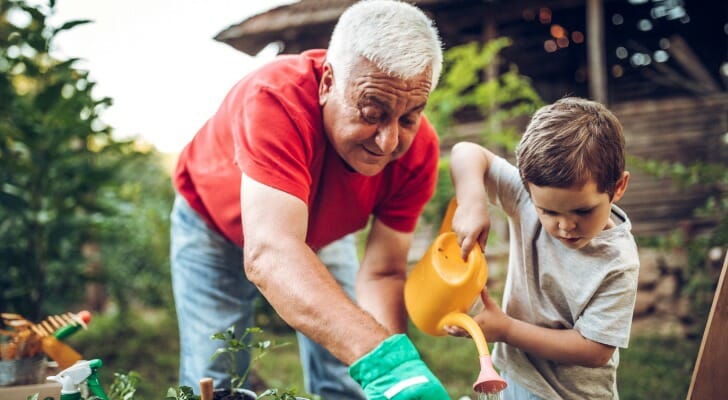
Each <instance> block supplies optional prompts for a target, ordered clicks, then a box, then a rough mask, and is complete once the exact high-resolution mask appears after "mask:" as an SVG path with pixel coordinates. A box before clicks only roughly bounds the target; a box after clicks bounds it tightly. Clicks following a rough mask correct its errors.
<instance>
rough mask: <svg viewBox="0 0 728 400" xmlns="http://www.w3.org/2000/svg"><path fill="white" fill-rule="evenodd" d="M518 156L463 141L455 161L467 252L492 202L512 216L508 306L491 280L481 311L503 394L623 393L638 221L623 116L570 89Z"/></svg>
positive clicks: (481, 241)
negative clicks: (627, 204)
mask: <svg viewBox="0 0 728 400" xmlns="http://www.w3.org/2000/svg"><path fill="white" fill-rule="evenodd" d="M516 161H517V165H518V168H516V167H514V166H513V165H511V164H509V163H508V162H507V161H506V160H505V159H503V158H501V157H498V156H496V155H494V154H493V153H491V152H490V151H488V150H487V149H485V148H483V147H480V146H478V145H475V144H473V143H458V144H456V145H455V146H454V147H453V149H452V154H451V167H450V168H451V175H452V178H453V183H454V186H455V193H456V197H457V201H458V208H457V210H456V211H455V215H454V219H453V230H454V231H455V232H456V233H457V235H458V241H459V243H460V245H461V247H462V251H463V256H464V257H465V256H466V255H467V254H468V253H469V252H470V250H471V249H472V248H473V246H479V247H480V248H481V249H482V248H484V246H485V243H486V238H487V236H488V230H489V225H490V222H489V214H488V203H491V204H494V205H496V206H498V207H500V208H502V209H503V211H504V212H505V213H506V214H507V216H508V221H509V232H510V258H509V265H508V276H507V279H506V285H505V290H504V293H503V305H502V307H503V309H502V310H501V309H500V308H499V307H498V306H497V304H495V302H494V301H493V300H492V299H491V298H490V297H488V295H487V292H486V291H485V290H484V291H483V295H482V297H483V303H484V305H485V307H484V309H483V311H482V312H480V313H479V314H477V315H476V316H475V317H474V318H475V320H476V321H477V322H478V324H479V325H480V327H481V329H483V332H484V333H485V337H486V339H487V340H489V341H491V342H493V343H495V349H494V352H493V361H494V363H495V365H496V366H497V367H498V368H499V369H500V371H501V374H502V375H503V377H504V378H505V379H506V380H507V382H508V387H507V388H506V390H505V391H504V392H503V399H504V400H510V399H541V398H543V399H617V398H618V397H619V395H618V394H617V386H616V370H617V365H618V364H619V351H618V350H617V348H618V347H623V348H626V347H627V344H628V342H629V333H630V327H631V323H632V313H633V310H634V302H635V296H636V291H637V273H638V269H639V259H638V254H637V246H636V244H635V240H634V237H633V236H632V234H631V233H630V229H631V223H630V221H629V219H628V218H627V215H626V214H625V213H624V211H622V210H621V209H619V208H618V207H617V206H616V205H614V203H615V202H617V201H618V200H619V199H620V198H621V197H622V195H623V194H624V191H625V189H626V188H627V182H628V181H629V172H627V171H625V156H624V136H623V134H622V127H621V125H620V123H619V121H618V120H617V118H616V117H615V116H614V115H613V114H612V113H611V112H610V111H609V110H607V109H606V108H605V107H604V106H602V105H601V104H599V103H595V102H592V101H588V100H584V99H580V98H565V99H562V100H559V101H557V102H556V103H554V104H552V105H549V106H546V107H543V108H541V109H540V110H538V111H537V112H536V114H535V115H534V116H533V118H532V120H531V122H530V124H529V126H528V128H527V129H526V132H525V133H524V135H523V138H522V139H521V142H520V144H519V145H518V147H517V149H516ZM448 331H449V332H450V333H451V334H453V335H463V334H464V332H463V331H462V330H459V329H458V328H455V327H452V328H448Z"/></svg>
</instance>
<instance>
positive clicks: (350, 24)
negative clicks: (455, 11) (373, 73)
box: [327, 0, 442, 91]
mask: <svg viewBox="0 0 728 400" xmlns="http://www.w3.org/2000/svg"><path fill="white" fill-rule="evenodd" d="M361 57H363V58H365V59H367V60H369V61H370V62H372V63H374V65H376V66H377V68H379V69H380V70H382V71H383V72H385V73H386V74H388V75H390V76H394V77H397V78H400V79H405V80H407V79H410V78H413V77H415V76H417V75H419V74H421V73H423V72H425V71H429V72H430V78H431V85H430V91H432V90H434V89H435V86H436V85H437V81H438V79H439V77H440V71H441V70H442V43H441V41H440V37H439V35H438V33H437V28H435V26H434V23H433V22H432V20H430V18H428V17H427V16H426V15H425V13H424V12H422V10H420V9H419V8H417V7H415V6H413V5H411V4H408V3H404V2H401V1H396V0H364V1H360V2H358V3H356V4H354V5H352V6H351V7H349V8H348V9H346V11H344V13H343V14H341V17H340V18H339V21H338V22H337V23H336V27H334V32H333V33H332V35H331V41H330V43H329V49H328V53H327V60H328V62H329V63H331V66H332V68H333V70H334V79H335V80H336V82H339V83H343V81H344V80H345V79H347V78H348V76H349V73H350V72H351V68H352V66H353V65H354V64H355V63H356V62H358V61H359V60H360V58H361ZM345 86H346V85H341V87H345Z"/></svg>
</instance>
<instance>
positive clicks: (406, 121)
mask: <svg viewBox="0 0 728 400" xmlns="http://www.w3.org/2000/svg"><path fill="white" fill-rule="evenodd" d="M399 123H400V125H402V126H412V125H414V124H416V123H417V118H415V117H412V116H407V117H402V118H400V119H399Z"/></svg>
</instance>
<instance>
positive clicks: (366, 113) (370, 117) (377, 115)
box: [361, 107, 382, 124]
mask: <svg viewBox="0 0 728 400" xmlns="http://www.w3.org/2000/svg"><path fill="white" fill-rule="evenodd" d="M361 118H362V119H363V120H364V121H365V122H366V123H369V124H375V123H377V122H379V120H380V119H381V118H382V113H381V112H380V111H378V110H377V109H375V108H372V107H364V108H363V109H362V110H361Z"/></svg>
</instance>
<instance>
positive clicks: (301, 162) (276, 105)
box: [229, 88, 312, 204]
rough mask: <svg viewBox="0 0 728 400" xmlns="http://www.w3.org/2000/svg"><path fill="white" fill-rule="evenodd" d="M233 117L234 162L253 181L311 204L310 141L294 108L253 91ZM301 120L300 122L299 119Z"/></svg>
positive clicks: (260, 91) (272, 96) (263, 89)
mask: <svg viewBox="0 0 728 400" xmlns="http://www.w3.org/2000/svg"><path fill="white" fill-rule="evenodd" d="M233 104H242V107H240V109H237V110H229V112H230V113H231V115H233V127H234V128H233V132H232V134H233V136H234V142H235V162H236V163H237V164H238V166H239V168H240V169H241V170H242V172H243V173H244V174H245V175H247V176H249V177H251V178H253V179H254V180H256V181H258V182H260V183H263V184H265V185H268V186H271V187H273V188H276V189H279V190H282V191H284V192H286V193H289V194H291V195H293V196H295V197H298V198H299V199H301V200H303V201H304V203H306V204H308V202H309V194H310V187H311V181H312V177H311V173H310V169H309V163H310V159H311V154H312V152H311V146H312V143H311V138H310V135H309V136H307V135H306V132H304V131H302V130H304V129H305V123H304V124H302V122H301V121H300V119H301V118H300V115H298V114H297V113H296V112H295V111H294V110H292V107H290V106H288V105H287V104H286V102H285V101H283V100H281V99H280V98H279V97H277V96H274V95H273V94H272V93H270V92H269V91H268V90H266V89H265V88H259V89H258V90H255V91H252V94H249V95H245V98H243V99H241V101H236V102H233ZM297 117H298V118H297Z"/></svg>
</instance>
